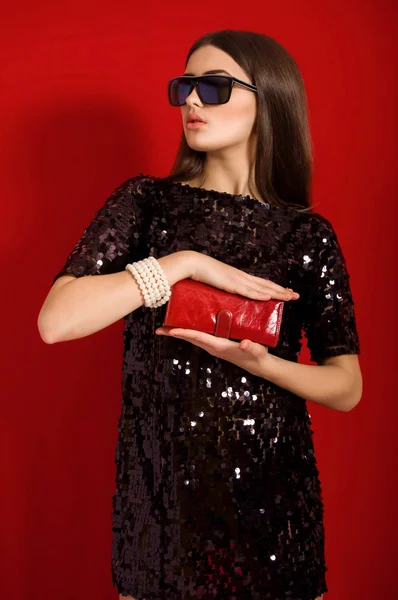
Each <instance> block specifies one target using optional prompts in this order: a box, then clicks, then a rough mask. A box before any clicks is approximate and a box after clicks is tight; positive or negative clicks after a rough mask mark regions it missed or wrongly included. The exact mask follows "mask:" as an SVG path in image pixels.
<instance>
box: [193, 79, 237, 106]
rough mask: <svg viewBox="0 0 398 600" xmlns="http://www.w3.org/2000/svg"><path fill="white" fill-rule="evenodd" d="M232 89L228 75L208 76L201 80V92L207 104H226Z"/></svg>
mask: <svg viewBox="0 0 398 600" xmlns="http://www.w3.org/2000/svg"><path fill="white" fill-rule="evenodd" d="M230 89H231V82H230V79H228V77H217V76H215V77H206V78H204V79H202V80H200V81H199V94H200V97H201V98H202V101H203V102H205V103H206V104H225V103H226V102H228V100H229V93H230Z"/></svg>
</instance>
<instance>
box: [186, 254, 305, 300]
mask: <svg viewBox="0 0 398 600" xmlns="http://www.w3.org/2000/svg"><path fill="white" fill-rule="evenodd" d="M191 261H192V262H191V265H192V266H191V270H192V272H191V275H190V277H191V279H194V280H195V281H200V282H202V283H207V284H208V285H212V286H213V287H217V288H219V289H221V290H225V291H226V292H230V293H232V294H239V295H240V296H245V297H246V298H252V299H253V300H270V299H271V298H274V299H277V300H284V301H287V300H297V299H298V298H299V296H300V294H298V293H297V292H293V290H291V289H290V288H284V287H283V286H281V285H278V284H277V283H274V282H273V281H270V280H269V279H264V278H263V277H257V276H255V275H250V274H249V273H246V272H245V271H242V270H240V269H237V268H236V267H232V266H230V265H227V264H225V263H224V262H221V261H219V260H217V259H216V258H213V257H211V256H207V254H202V253H200V252H194V256H193V257H192V258H191Z"/></svg>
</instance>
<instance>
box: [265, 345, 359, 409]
mask: <svg viewBox="0 0 398 600" xmlns="http://www.w3.org/2000/svg"><path fill="white" fill-rule="evenodd" d="M263 377H265V379H267V380H268V381H272V383H274V384H275V385H278V386H279V387H281V388H284V389H286V390H289V391H290V392H292V393H293V394H296V395H297V396H300V397H302V398H305V399H306V400H311V401H312V402H316V403H318V404H323V405H324V406H326V407H328V408H332V409H334V410H340V411H343V412H348V411H349V410H351V409H353V408H354V407H355V406H356V405H357V404H358V402H359V401H360V399H361V397H362V374H361V369H360V366H359V361H358V356H357V355H355V354H350V355H348V354H346V355H340V356H333V357H331V358H327V359H325V360H324V361H323V364H322V365H304V364H301V363H296V362H293V361H291V360H285V359H284V358H279V357H278V356H274V355H273V354H269V353H268V352H267V354H266V355H265V356H264V358H263Z"/></svg>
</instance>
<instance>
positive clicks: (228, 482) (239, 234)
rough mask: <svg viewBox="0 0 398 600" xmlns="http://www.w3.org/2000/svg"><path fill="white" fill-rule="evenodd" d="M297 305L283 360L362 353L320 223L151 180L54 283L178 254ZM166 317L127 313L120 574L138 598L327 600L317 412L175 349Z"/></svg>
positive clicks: (116, 544) (109, 212)
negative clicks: (307, 354)
mask: <svg viewBox="0 0 398 600" xmlns="http://www.w3.org/2000/svg"><path fill="white" fill-rule="evenodd" d="M187 249H190V250H195V251H196V252H201V253H203V254H209V255H211V256H213V257H215V258H217V259H218V260H221V261H223V262H225V263H227V264H230V265H233V266H235V267H237V268H239V269H242V270H245V271H246V272H248V273H252V274H254V275H257V276H260V277H266V278H269V279H271V280H272V281H275V282H276V283H279V284H281V285H283V286H286V287H291V288H293V289H294V290H295V291H298V292H299V293H300V299H299V300H296V301H290V302H286V303H285V310H284V314H283V322H282V327H281V332H280V339H279V343H278V345H277V346H276V347H275V348H270V352H271V353H272V354H275V355H276V356H279V357H281V358H283V359H286V360H290V361H297V360H298V355H299V352H300V348H301V339H302V333H303V331H304V332H305V334H306V337H307V340H308V345H309V348H310V351H311V358H312V360H313V361H315V362H317V363H318V364H321V363H322V360H323V359H324V358H326V357H330V356H337V355H340V354H359V340H358V333H357V329H356V322H355V314H354V303H353V299H352V294H351V290H350V284H349V275H348V273H347V268H346V263H345V260H344V257H343V253H342V250H341V247H340V245H339V242H338V240H337V237H336V233H335V231H334V229H333V227H332V225H331V224H330V222H329V221H328V220H327V219H326V218H325V217H323V216H321V215H320V214H318V213H310V214H303V213H301V214H300V213H298V212H296V211H295V210H294V209H292V208H281V207H276V206H273V205H269V204H266V203H262V202H260V201H258V200H255V199H253V198H251V197H249V196H245V197H244V196H240V195H233V194H228V193H221V192H217V191H214V190H208V191H206V190H204V189H202V188H194V187H191V186H187V185H183V184H181V183H172V182H169V181H166V180H165V179H163V178H158V177H153V176H150V175H144V174H143V173H140V175H137V176H135V177H132V178H130V179H128V180H127V181H125V182H123V183H122V184H121V185H119V187H118V188H116V189H115V190H114V192H113V193H112V194H111V195H110V197H109V198H108V199H107V200H106V202H105V203H104V205H103V206H102V207H101V208H100V209H99V211H98V213H97V214H96V215H95V217H94V218H93V220H92V222H91V223H90V224H89V226H88V227H87V228H86V229H85V230H84V232H83V234H82V237H81V239H80V240H79V241H78V242H77V243H76V246H75V248H74V249H73V250H72V251H71V253H70V255H69V256H68V257H67V260H66V264H65V265H64V267H63V269H62V270H61V271H60V272H59V273H58V274H57V276H56V278H55V279H57V278H58V277H59V276H61V275H62V274H72V275H75V276H76V277H82V276H88V275H94V276H95V275H102V274H107V273H115V272H118V271H121V270H123V269H124V267H125V265H126V264H127V263H128V262H133V261H135V260H141V259H142V258H145V257H146V256H149V255H153V256H155V257H156V258H160V257H162V256H165V255H167V254H170V253H172V252H176V251H179V250H187ZM165 311H166V305H163V306H161V307H158V308H156V309H150V308H146V307H144V306H141V307H140V308H138V309H137V310H135V311H134V312H132V313H130V314H128V315H126V316H125V317H124V325H125V327H124V334H123V337H124V352H123V369H122V408H121V415H120V420H119V426H118V441H117V447H116V458H115V463H116V489H115V493H114V496H113V528H112V529H113V546H112V557H111V569H112V577H113V583H114V585H115V586H116V587H117V589H118V592H119V594H122V595H124V596H128V595H131V596H132V597H133V598H134V599H136V600H188V599H203V600H210V599H212V600H213V599H221V598H222V599H228V600H236V599H245V600H266V599H269V600H286V599H287V598H288V599H290V600H314V599H315V598H316V597H317V596H319V595H321V594H322V593H323V592H326V591H327V585H326V571H327V567H326V563H325V551H324V540H325V532H324V524H323V512H324V508H323V501H322V490H321V484H320V479H319V471H318V468H317V462H316V458H315V453H314V444H313V438H312V436H313V433H314V432H313V430H312V429H311V425H312V423H311V418H310V414H309V413H308V411H307V406H306V401H305V400H304V399H303V398H300V397H298V396H296V395H294V394H293V393H291V392H288V391H287V390H285V389H282V388H280V387H278V386H277V385H274V384H273V383H272V382H270V381H267V380H265V379H264V378H260V377H258V376H253V375H252V374H250V373H249V372H247V371H245V370H243V369H241V368H239V367H237V366H235V365H233V364H231V363H229V362H227V361H225V360H222V359H218V358H216V357H213V356H212V355H210V354H209V353H207V352H206V351H204V350H202V349H201V348H198V347H197V346H195V345H193V344H191V343H189V342H187V341H185V340H179V339H177V338H174V339H173V338H167V337H164V336H157V335H155V333H154V331H155V329H156V328H157V327H160V326H161V325H162V323H163V319H164V315H165Z"/></svg>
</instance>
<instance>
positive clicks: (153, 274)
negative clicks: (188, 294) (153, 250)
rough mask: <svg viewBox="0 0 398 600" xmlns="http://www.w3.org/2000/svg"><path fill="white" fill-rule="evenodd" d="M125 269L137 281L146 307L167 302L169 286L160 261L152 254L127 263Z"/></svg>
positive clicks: (169, 292) (153, 306)
mask: <svg viewBox="0 0 398 600" xmlns="http://www.w3.org/2000/svg"><path fill="white" fill-rule="evenodd" d="M125 269H126V270H127V271H129V272H130V273H131V274H132V275H133V277H134V278H135V280H136V281H137V284H138V286H139V288H140V290H141V293H142V295H143V297H144V303H145V306H146V307H148V308H156V307H158V306H162V305H163V304H165V303H166V302H168V300H169V299H170V296H171V288H170V285H169V283H168V281H167V278H166V275H165V273H164V271H163V269H162V267H161V265H160V263H159V262H158V261H157V260H156V258H155V257H154V256H149V257H148V258H144V260H140V261H138V262H134V263H132V264H128V265H126V267H125Z"/></svg>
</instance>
